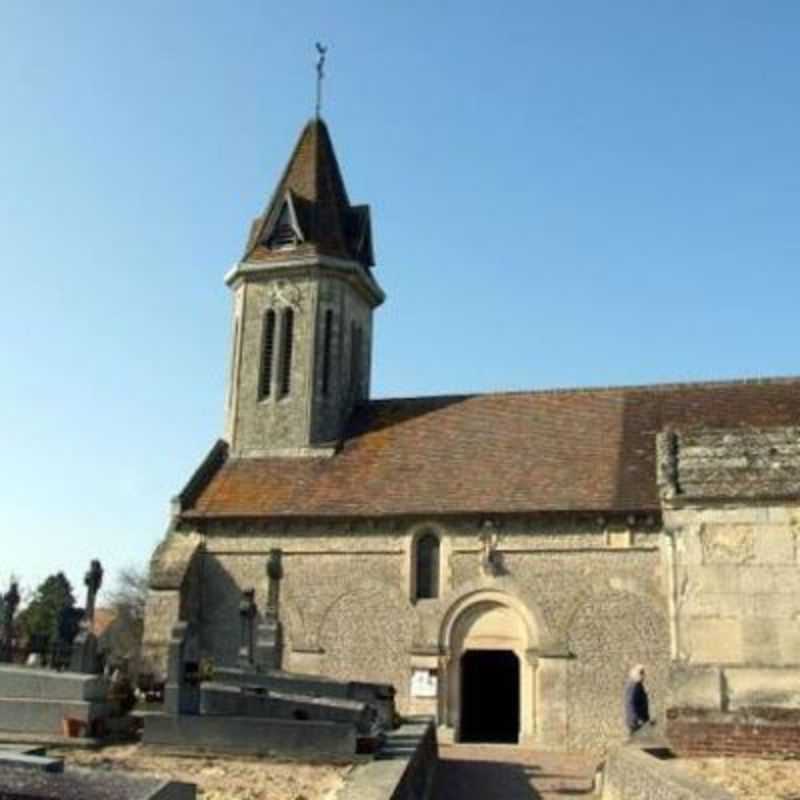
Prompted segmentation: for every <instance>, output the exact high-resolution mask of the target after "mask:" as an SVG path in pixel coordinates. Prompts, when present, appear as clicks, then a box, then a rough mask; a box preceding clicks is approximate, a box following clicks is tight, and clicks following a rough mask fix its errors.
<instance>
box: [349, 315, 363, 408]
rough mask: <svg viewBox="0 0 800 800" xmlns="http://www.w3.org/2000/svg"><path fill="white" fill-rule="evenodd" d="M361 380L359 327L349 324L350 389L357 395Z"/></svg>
mask: <svg viewBox="0 0 800 800" xmlns="http://www.w3.org/2000/svg"><path fill="white" fill-rule="evenodd" d="M360 382H361V327H360V326H358V325H356V323H355V322H353V323H351V325H350V391H351V392H352V393H353V394H354V395H357V393H358V386H359V384H360Z"/></svg>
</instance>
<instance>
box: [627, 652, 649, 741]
mask: <svg viewBox="0 0 800 800" xmlns="http://www.w3.org/2000/svg"><path fill="white" fill-rule="evenodd" d="M624 706H625V725H626V726H627V728H628V733H630V734H631V735H633V734H634V733H636V731H638V730H639V728H641V727H642V726H643V725H646V724H647V723H648V722H650V721H651V720H650V703H649V700H648V697H647V690H646V689H645V688H644V667H643V666H642V665H641V664H637V665H636V666H635V667H633V668H632V669H631V671H630V673H629V675H628V680H627V681H626V682H625V695H624Z"/></svg>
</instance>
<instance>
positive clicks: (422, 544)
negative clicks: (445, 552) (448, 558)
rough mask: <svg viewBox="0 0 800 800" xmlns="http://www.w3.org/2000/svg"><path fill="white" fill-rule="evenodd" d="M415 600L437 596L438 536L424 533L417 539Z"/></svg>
mask: <svg viewBox="0 0 800 800" xmlns="http://www.w3.org/2000/svg"><path fill="white" fill-rule="evenodd" d="M416 562H417V563H416V576H417V583H416V587H417V591H416V597H417V600H425V599H427V598H431V597H438V596H439V537H438V536H436V534H434V533H425V534H423V535H422V536H420V538H419V539H417V553H416Z"/></svg>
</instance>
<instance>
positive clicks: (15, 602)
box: [0, 581, 20, 661]
mask: <svg viewBox="0 0 800 800" xmlns="http://www.w3.org/2000/svg"><path fill="white" fill-rule="evenodd" d="M19 599H20V598H19V588H18V586H17V582H16V581H11V586H10V587H9V589H8V591H7V592H6V593H5V594H4V595H3V639H2V641H0V661H11V660H12V658H13V655H14V653H13V647H12V642H13V639H14V614H16V613H17V607H18V606H19Z"/></svg>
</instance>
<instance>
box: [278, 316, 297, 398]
mask: <svg viewBox="0 0 800 800" xmlns="http://www.w3.org/2000/svg"><path fill="white" fill-rule="evenodd" d="M282 322H283V325H282V327H281V397H285V396H286V395H287V394H289V391H290V390H291V388H292V346H293V341H292V340H293V338H294V311H293V310H292V309H291V308H287V309H285V310H284V312H283V319H282Z"/></svg>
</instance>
